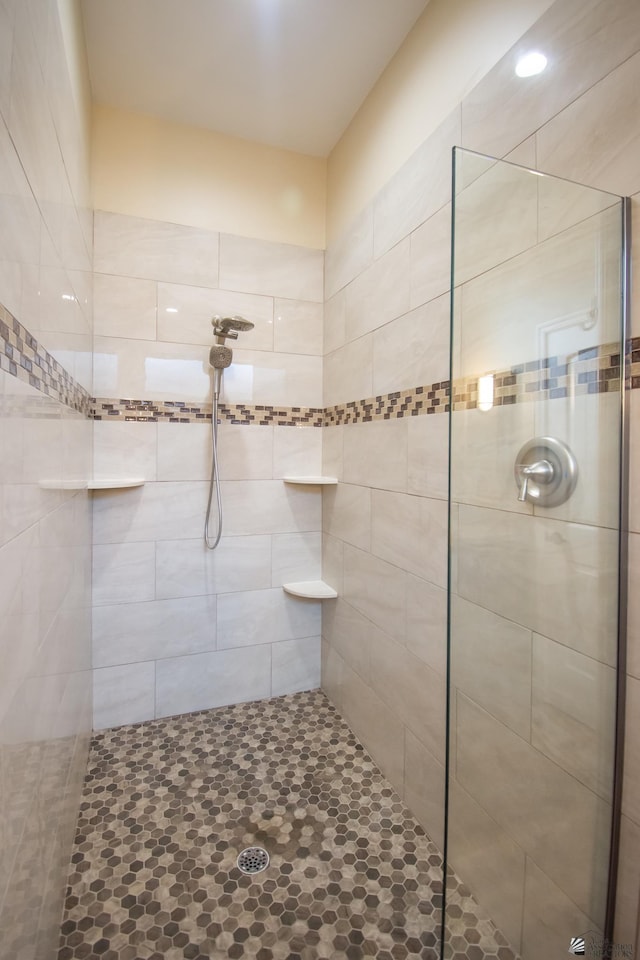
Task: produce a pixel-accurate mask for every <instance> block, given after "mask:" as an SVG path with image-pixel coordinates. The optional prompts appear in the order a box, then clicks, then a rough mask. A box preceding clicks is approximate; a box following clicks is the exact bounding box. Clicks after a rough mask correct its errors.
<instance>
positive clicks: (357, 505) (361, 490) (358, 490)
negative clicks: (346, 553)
mask: <svg viewBox="0 0 640 960" xmlns="http://www.w3.org/2000/svg"><path fill="white" fill-rule="evenodd" d="M322 498H323V499H322V505H323V515H322V527H323V530H324V532H325V533H328V534H329V535H330V536H332V537H339V538H340V539H341V540H344V541H345V542H346V543H350V544H352V545H353V546H354V547H360V548H361V549H363V550H369V548H370V544H371V490H369V489H368V488H367V487H359V486H354V485H352V484H350V483H339V484H337V486H332V487H327V488H326V490H325V491H324V492H323V495H322Z"/></svg>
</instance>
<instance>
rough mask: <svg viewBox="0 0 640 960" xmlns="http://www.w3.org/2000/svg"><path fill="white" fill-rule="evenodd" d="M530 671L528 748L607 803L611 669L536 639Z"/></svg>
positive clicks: (611, 748) (610, 771) (613, 705)
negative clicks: (568, 774) (532, 748)
mask: <svg viewBox="0 0 640 960" xmlns="http://www.w3.org/2000/svg"><path fill="white" fill-rule="evenodd" d="M532 669H533V685H532V692H531V708H532V710H531V743H532V744H533V746H534V747H537V749H538V750H540V751H541V752H542V753H544V754H546V755H547V756H548V757H550V758H551V759H552V760H555V762H556V763H557V764H558V765H559V766H560V767H562V769H563V770H567V771H568V772H569V773H572V774H573V776H574V777H576V779H578V780H580V782H581V783H584V784H585V785H586V786H588V787H590V788H591V790H594V791H595V792H596V793H599V794H600V796H602V797H604V798H605V799H606V800H610V799H611V790H612V786H613V760H614V749H615V742H614V738H615V709H616V673H615V670H614V668H613V667H609V666H607V665H606V664H604V663H599V662H598V661H597V660H591V659H590V658H589V657H585V656H584V655H583V654H581V653H576V651H575V650H571V649H569V647H565V646H563V645H562V644H560V643H555V642H554V641H553V640H548V639H547V638H546V637H539V636H535V637H534V638H533V667H532ZM639 810H640V808H639Z"/></svg>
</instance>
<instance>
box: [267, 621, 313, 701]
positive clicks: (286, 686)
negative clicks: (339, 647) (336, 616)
mask: <svg viewBox="0 0 640 960" xmlns="http://www.w3.org/2000/svg"><path fill="white" fill-rule="evenodd" d="M319 686H320V636H317V637H300V638H297V639H295V640H283V641H281V642H280V643H274V645H273V646H272V648H271V695H272V696H274V697H280V696H282V695H283V694H285V693H298V692H299V691H301V690H315V689H316V688H317V687H319Z"/></svg>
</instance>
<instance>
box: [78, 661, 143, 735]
mask: <svg viewBox="0 0 640 960" xmlns="http://www.w3.org/2000/svg"><path fill="white" fill-rule="evenodd" d="M155 690H156V678H155V667H154V664H153V661H146V662H144V663H130V664H123V665H119V666H115V667H100V668H99V669H98V670H94V673H93V700H94V716H93V724H94V728H95V729H96V730H102V729H103V728H104V727H119V726H121V725H122V724H124V723H139V722H140V721H141V720H150V719H152V717H153V716H154V712H155Z"/></svg>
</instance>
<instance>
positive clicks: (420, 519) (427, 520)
mask: <svg viewBox="0 0 640 960" xmlns="http://www.w3.org/2000/svg"><path fill="white" fill-rule="evenodd" d="M447 523H448V512H447V505H446V503H445V502H444V501H443V500H430V499H428V498H427V497H414V496H409V495H408V494H403V493H390V492H387V491H383V490H374V491H373V493H372V501H371V552H372V553H373V554H375V556H377V557H380V558H382V559H383V560H388V561H389V562H390V563H393V564H395V565H396V566H398V567H400V568H401V569H403V570H407V571H408V572H409V573H414V574H416V575H417V576H421V577H424V579H425V580H429V581H430V582H431V583H435V584H436V585H437V586H440V587H446V585H447ZM408 530H411V531H412V535H411V536H407V531H408Z"/></svg>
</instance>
